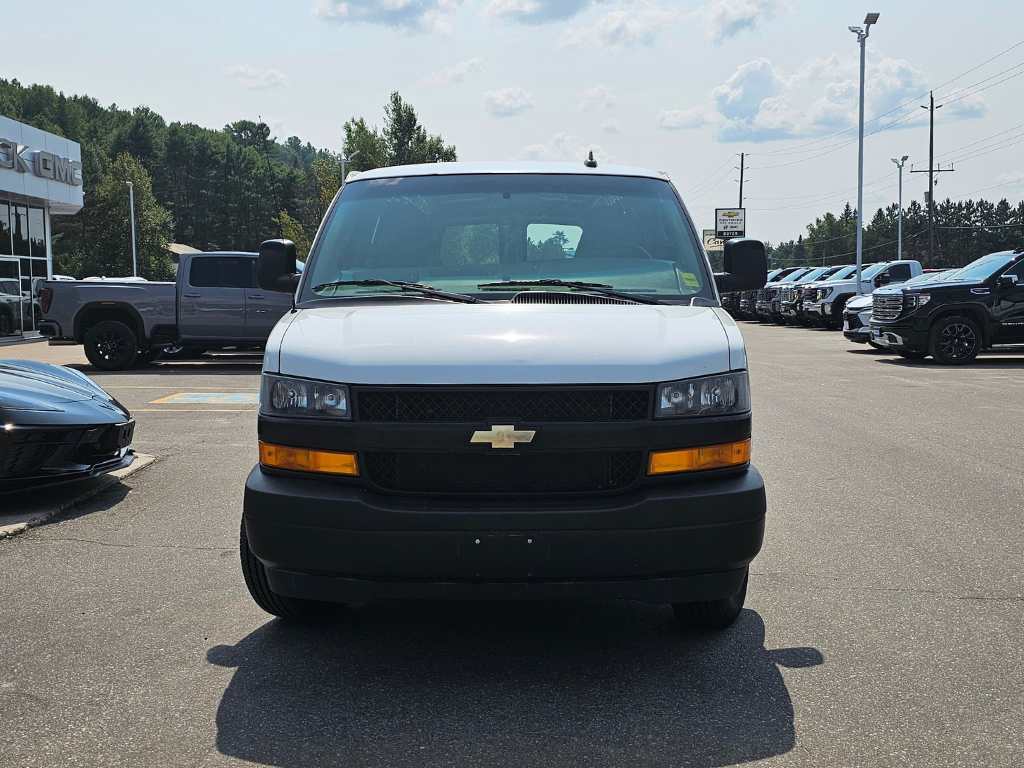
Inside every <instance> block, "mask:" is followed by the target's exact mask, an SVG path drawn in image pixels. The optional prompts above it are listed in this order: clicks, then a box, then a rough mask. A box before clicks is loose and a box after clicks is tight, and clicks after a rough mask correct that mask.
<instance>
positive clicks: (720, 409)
mask: <svg viewBox="0 0 1024 768" xmlns="http://www.w3.org/2000/svg"><path fill="white" fill-rule="evenodd" d="M749 410H750V379H749V378H748V377H747V372H746V371H739V372H737V373H722V374H719V375H717V376H704V377H702V378H699V379H686V380H685V381H671V382H669V383H667V384H659V385H658V399H657V403H656V406H655V409H654V415H655V417H657V418H680V417H685V416H720V415H728V414H731V413H746V412H747V411H749Z"/></svg>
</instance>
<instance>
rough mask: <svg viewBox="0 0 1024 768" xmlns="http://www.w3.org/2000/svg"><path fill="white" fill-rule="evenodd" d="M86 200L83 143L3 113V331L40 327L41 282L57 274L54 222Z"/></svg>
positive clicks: (0, 184)
mask: <svg viewBox="0 0 1024 768" xmlns="http://www.w3.org/2000/svg"><path fill="white" fill-rule="evenodd" d="M82 204H83V196H82V148H81V146H79V145H78V144H77V143H76V142H74V141H69V140H67V139H65V138H63V137H61V136H57V135H55V134H52V133H47V132H46V131H41V130H39V129H38V128H33V127H32V126H30V125H25V124H23V123H19V122H17V121H15V120H11V119H9V118H6V117H4V116H2V115H0V333H4V334H6V335H11V334H13V333H19V332H20V331H21V330H22V329H23V330H24V331H25V332H30V331H33V330H35V322H36V319H37V316H38V314H39V309H38V298H37V297H38V293H39V290H40V288H39V286H40V285H41V283H42V280H44V279H47V278H49V277H51V276H52V275H53V252H52V247H51V235H50V221H51V219H52V217H54V216H69V215H72V214H75V213H77V212H78V211H80V210H81V209H82ZM15 286H20V289H21V290H20V292H18V295H16V294H15V292H14V287H15ZM30 297H31V298H30ZM15 305H18V306H19V308H20V309H21V313H20V316H21V318H22V319H23V322H22V321H21V320H19V319H18V317H17V315H16V314H15V313H14V312H12V307H13V306H15Z"/></svg>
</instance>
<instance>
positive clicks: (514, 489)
mask: <svg viewBox="0 0 1024 768" xmlns="http://www.w3.org/2000/svg"><path fill="white" fill-rule="evenodd" d="M364 462H365V464H366V471H367V473H368V474H369V476H370V479H371V480H372V481H373V482H374V483H375V484H376V485H378V486H379V487H381V488H384V489H386V490H389V491H406V492H413V493H444V494H461V493H474V494H492V493H493V494H519V493H581V492H598V491H613V490H617V489H620V488H625V487H626V486H628V485H630V484H631V483H633V481H634V480H636V477H637V475H638V473H639V472H640V467H641V465H642V464H643V452H642V451H594V452H579V453H530V454H511V455H499V454H496V453H402V452H377V451H368V452H366V453H365V454H364Z"/></svg>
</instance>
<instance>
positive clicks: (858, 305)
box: [846, 293, 874, 310]
mask: <svg viewBox="0 0 1024 768" xmlns="http://www.w3.org/2000/svg"><path fill="white" fill-rule="evenodd" d="M873 303H874V297H873V296H872V295H871V294H870V293H869V294H866V295H864V296H857V297H855V298H852V299H850V300H849V301H848V302H846V308H847V309H857V310H860V309H867V308H868V307H870V306H871V305H872V304H873Z"/></svg>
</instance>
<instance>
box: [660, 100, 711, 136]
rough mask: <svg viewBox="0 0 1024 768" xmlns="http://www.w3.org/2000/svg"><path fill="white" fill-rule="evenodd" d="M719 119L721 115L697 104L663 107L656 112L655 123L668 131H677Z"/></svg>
mask: <svg viewBox="0 0 1024 768" xmlns="http://www.w3.org/2000/svg"><path fill="white" fill-rule="evenodd" d="M720 120H721V117H720V116H719V114H718V113H717V112H716V111H715V110H714V109H712V108H711V107H707V106H699V107H687V108H686V109H663V110H661V112H659V113H658V119H657V121H656V124H657V126H658V127H659V128H664V129H665V130H668V131H678V130H681V129H684V128H700V127H701V126H704V125H709V124H711V123H717V122H719V121H720Z"/></svg>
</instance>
